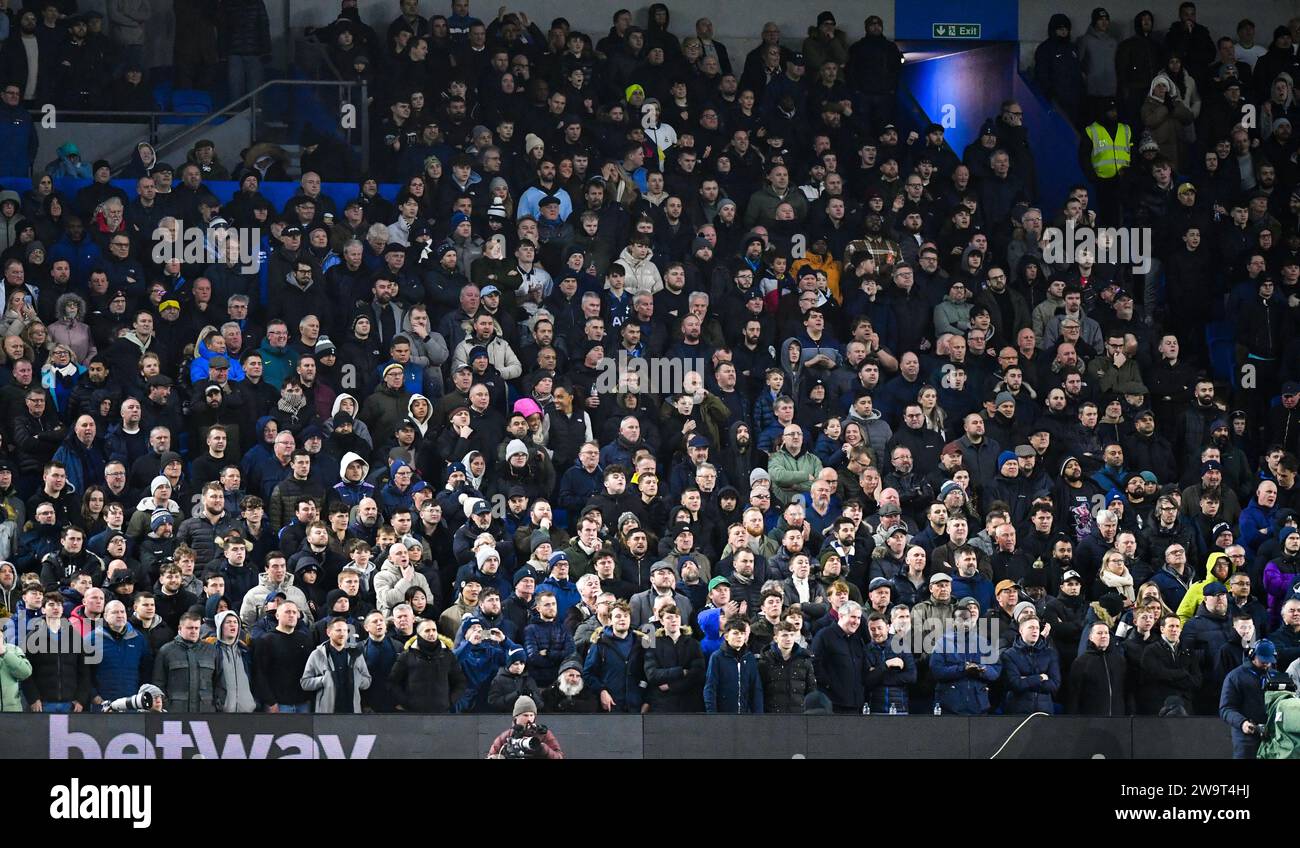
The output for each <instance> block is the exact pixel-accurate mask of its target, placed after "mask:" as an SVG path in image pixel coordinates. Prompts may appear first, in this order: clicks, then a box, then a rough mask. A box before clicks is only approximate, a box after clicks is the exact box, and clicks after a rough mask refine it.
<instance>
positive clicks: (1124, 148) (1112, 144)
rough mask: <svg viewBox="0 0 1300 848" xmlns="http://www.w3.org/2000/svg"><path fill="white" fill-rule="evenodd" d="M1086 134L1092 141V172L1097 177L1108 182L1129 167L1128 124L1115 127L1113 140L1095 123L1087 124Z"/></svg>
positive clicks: (1129, 134) (1129, 135)
mask: <svg viewBox="0 0 1300 848" xmlns="http://www.w3.org/2000/svg"><path fill="white" fill-rule="evenodd" d="M1086 132H1087V133H1088V138H1089V139H1090V140H1091V141H1092V170H1093V173H1095V174H1096V175H1097V176H1098V177H1100V178H1101V179H1103V180H1108V179H1110V178H1111V177H1113V176H1115V175H1116V174H1118V173H1119V172H1120V170H1121V169H1123V168H1127V167H1128V166H1129V162H1130V161H1131V154H1130V153H1129V145H1130V144H1131V143H1132V141H1133V131H1132V130H1130V129H1129V128H1128V124H1119V125H1118V126H1117V127H1115V137H1114V138H1113V139H1112V138H1111V137H1110V133H1109V132H1107V131H1106V128H1105V127H1103V126H1102V125H1101V124H1098V123H1096V122H1094V123H1091V124H1089V125H1088V129H1087V130H1086Z"/></svg>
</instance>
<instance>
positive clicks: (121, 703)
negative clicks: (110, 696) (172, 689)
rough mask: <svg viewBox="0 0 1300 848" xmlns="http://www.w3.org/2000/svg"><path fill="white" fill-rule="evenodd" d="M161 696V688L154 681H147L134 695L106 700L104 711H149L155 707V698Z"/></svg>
mask: <svg viewBox="0 0 1300 848" xmlns="http://www.w3.org/2000/svg"><path fill="white" fill-rule="evenodd" d="M161 696H162V690H161V689H159V688H158V687H157V686H154V685H153V684H152V683H146V684H144V685H143V686H141V687H140V691H139V692H136V693H135V694H134V695H127V696H126V697H125V698H116V699H114V700H112V701H105V702H104V705H103V711H104V712H106V713H147V712H149V711H150V710H152V709H153V705H154V701H155V699H156V698H158V697H161Z"/></svg>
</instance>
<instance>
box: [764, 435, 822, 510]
mask: <svg viewBox="0 0 1300 848" xmlns="http://www.w3.org/2000/svg"><path fill="white" fill-rule="evenodd" d="M821 470H822V461H821V460H820V459H818V458H817V456H816V454H813V453H812V452H810V451H806V450H805V451H802V452H801V453H800V454H799V455H798V456H791V455H790V452H789V451H788V450H786V449H785V448H784V447H782V448H781V449H780V450H779V451H777V452H776V453H774V454H772V458H771V459H770V460H768V463H767V473H768V474H769V475H770V476H771V477H772V495H773V496H774V497H775V498H776V499H777V500H778V501H780V502H781V505H782V506H785V504H787V503H789V501H790V499H791V498H793V497H794V496H795V495H796V494H798V493H800V492H807V491H808V490H809V489H811V488H812V481H813V479H815V478H816V477H817V475H818V474H820V473H821Z"/></svg>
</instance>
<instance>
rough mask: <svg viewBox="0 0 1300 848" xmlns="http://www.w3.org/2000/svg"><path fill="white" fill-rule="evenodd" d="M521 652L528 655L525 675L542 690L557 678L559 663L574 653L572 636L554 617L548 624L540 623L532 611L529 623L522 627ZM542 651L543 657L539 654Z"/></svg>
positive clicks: (546, 622) (559, 620)
mask: <svg viewBox="0 0 1300 848" xmlns="http://www.w3.org/2000/svg"><path fill="white" fill-rule="evenodd" d="M524 650H525V651H526V652H527V653H528V673H529V674H531V675H532V677H533V679H534V680H536V681H537V685H538V686H541V687H543V688H545V687H547V686H550V685H551V684H552V683H554V682H555V678H557V677H559V676H560V663H562V662H564V660H565V659H566V658H567V657H568V656H569V655H570V654H572V653H573V651H574V646H573V636H572V635H571V634H570V633H569V631H568V630H567V629H566V628H565V626H564V624H563V623H562V622H561V619H560V617H559V616H558V615H557V616H556V617H555V618H554V619H552V620H551V621H542V619H541V618H540V617H539V616H538V615H537V613H536V611H534V613H533V615H532V620H531V621H530V622H529V624H528V626H527V627H525V628H524ZM542 651H545V652H546V655H545V656H543V655H542Z"/></svg>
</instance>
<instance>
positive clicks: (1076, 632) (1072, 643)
mask: <svg viewBox="0 0 1300 848" xmlns="http://www.w3.org/2000/svg"><path fill="white" fill-rule="evenodd" d="M1072 561H1073V546H1072V545H1071V544H1070V542H1069V540H1067V539H1057V540H1056V543H1055V544H1053V545H1052V562H1053V564H1054V565H1055V566H1056V567H1057V568H1061V569H1063V570H1062V571H1061V572H1060V575H1061V586H1060V591H1058V592H1057V593H1056V596H1055V597H1052V598H1048V599H1047V601H1046V603H1044V604H1043V622H1044V623H1046V624H1048V625H1050V626H1051V630H1050V631H1049V633H1050V635H1051V638H1052V642H1053V643H1054V644H1055V645H1056V651H1057V653H1059V654H1060V655H1061V674H1062V675H1063V676H1064V675H1066V674H1068V673H1069V668H1070V664H1071V663H1072V662H1073V661H1074V658H1075V657H1076V656H1077V655H1078V653H1079V637H1080V636H1081V635H1082V632H1083V621H1084V618H1085V617H1086V615H1087V613H1088V599H1087V598H1085V597H1084V596H1083V580H1082V579H1081V578H1080V577H1079V572H1077V571H1075V570H1074V569H1073V568H1072V567H1071V563H1072Z"/></svg>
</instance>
